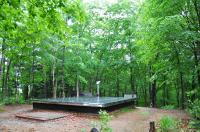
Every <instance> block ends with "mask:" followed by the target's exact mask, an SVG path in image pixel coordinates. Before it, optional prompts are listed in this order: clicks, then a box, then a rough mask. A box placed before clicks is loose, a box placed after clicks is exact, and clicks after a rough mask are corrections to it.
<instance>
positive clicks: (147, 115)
mask: <svg viewBox="0 0 200 132" xmlns="http://www.w3.org/2000/svg"><path fill="white" fill-rule="evenodd" d="M4 109H5V111H6V112H3V113H0V131H3V132H14V131H15V132H55V131H58V132H81V131H83V130H86V131H88V132H89V131H90V130H91V128H92V126H93V125H92V122H94V121H97V120H98V119H97V118H98V117H97V116H94V115H87V114H77V113H69V112H63V111H46V110H42V112H47V113H55V112H58V113H64V114H65V115H66V117H64V118H61V119H57V120H52V121H47V122H38V121H34V120H27V119H20V118H16V117H15V115H16V114H18V113H24V112H29V111H32V106H31V105H16V106H6V107H5V108H4ZM112 115H113V119H112V120H111V122H110V123H109V125H110V126H111V128H112V129H113V131H114V132H147V131H148V130H149V122H150V121H156V122H157V123H158V122H159V120H160V119H161V118H162V117H163V116H166V115H168V116H171V117H173V118H177V119H179V120H180V119H185V120H188V119H189V116H188V114H187V113H186V112H184V111H181V110H162V109H156V108H145V107H138V108H135V109H132V110H130V111H126V112H121V113H116V114H112Z"/></svg>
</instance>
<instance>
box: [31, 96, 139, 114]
mask: <svg viewBox="0 0 200 132" xmlns="http://www.w3.org/2000/svg"><path fill="white" fill-rule="evenodd" d="M135 99H136V97H128V98H127V97H126V98H124V97H79V98H77V97H70V98H57V99H41V100H35V101H33V109H51V110H66V111H74V112H83V113H96V114H97V113H98V112H99V111H100V110H106V111H108V112H110V111H113V110H116V109H119V108H121V107H125V106H130V105H134V102H135Z"/></svg>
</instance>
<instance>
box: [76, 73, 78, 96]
mask: <svg viewBox="0 0 200 132" xmlns="http://www.w3.org/2000/svg"><path fill="white" fill-rule="evenodd" d="M76 97H79V79H78V75H77V76H76Z"/></svg>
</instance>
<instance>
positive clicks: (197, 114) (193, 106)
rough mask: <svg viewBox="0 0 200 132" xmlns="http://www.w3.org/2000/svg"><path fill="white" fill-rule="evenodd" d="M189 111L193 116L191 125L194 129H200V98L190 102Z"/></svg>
mask: <svg viewBox="0 0 200 132" xmlns="http://www.w3.org/2000/svg"><path fill="white" fill-rule="evenodd" d="M188 111H189V113H190V114H191V115H192V117H193V120H192V121H191V122H190V126H191V127H192V128H194V129H197V130H200V100H199V99H196V100H195V101H194V102H192V103H190V107H189V109H188Z"/></svg>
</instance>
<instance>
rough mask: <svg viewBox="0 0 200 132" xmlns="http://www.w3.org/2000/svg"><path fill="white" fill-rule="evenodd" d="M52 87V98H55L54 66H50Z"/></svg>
mask: <svg viewBox="0 0 200 132" xmlns="http://www.w3.org/2000/svg"><path fill="white" fill-rule="evenodd" d="M52 87H53V98H56V93H57V88H56V86H55V64H53V66H52Z"/></svg>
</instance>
